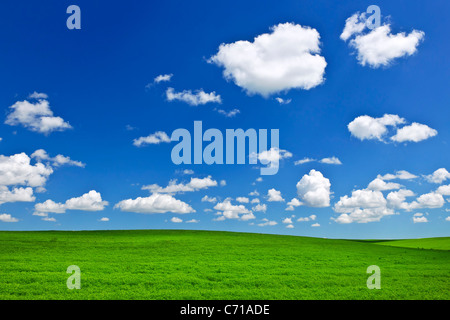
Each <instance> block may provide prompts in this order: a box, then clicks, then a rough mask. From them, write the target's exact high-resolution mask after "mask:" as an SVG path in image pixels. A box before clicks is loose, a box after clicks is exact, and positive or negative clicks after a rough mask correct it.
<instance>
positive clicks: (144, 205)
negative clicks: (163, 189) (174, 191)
mask: <svg viewBox="0 0 450 320" xmlns="http://www.w3.org/2000/svg"><path fill="white" fill-rule="evenodd" d="M114 208H117V209H120V210H121V211H126V212H136V213H166V212H172V213H180V214H183V213H191V212H195V210H194V209H193V208H192V207H191V206H190V205H189V204H187V203H185V202H183V201H181V200H178V199H175V198H174V197H173V196H171V195H169V194H159V193H154V194H152V195H151V196H149V197H138V198H136V199H126V200H122V201H120V202H119V203H117V204H116V205H115V206H114Z"/></svg>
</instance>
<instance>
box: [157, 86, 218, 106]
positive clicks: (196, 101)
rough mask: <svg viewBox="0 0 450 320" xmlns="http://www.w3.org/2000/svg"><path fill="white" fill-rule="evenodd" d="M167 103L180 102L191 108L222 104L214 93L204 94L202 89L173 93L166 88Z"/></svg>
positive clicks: (172, 90)
mask: <svg viewBox="0 0 450 320" xmlns="http://www.w3.org/2000/svg"><path fill="white" fill-rule="evenodd" d="M166 97H167V101H175V100H177V101H182V102H185V103H187V104H189V105H191V106H198V105H202V104H207V103H222V98H221V97H220V95H218V94H216V93H215V92H214V91H213V92H210V93H206V92H205V91H203V90H202V89H200V90H196V91H195V92H192V91H191V90H183V91H181V92H175V90H174V88H167V90H166Z"/></svg>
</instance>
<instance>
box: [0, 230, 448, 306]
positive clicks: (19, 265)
mask: <svg viewBox="0 0 450 320" xmlns="http://www.w3.org/2000/svg"><path fill="white" fill-rule="evenodd" d="M449 243H450V238H436V239H426V240H399V241H382V242H380V241H350V240H330V239H318V238H306V237H292V236H278V235H266V234H249V233H230V232H209V231H171V230H164V231H162V230H161V231H156V230H138V231H86V232H85V231H83V232H0V299H288V300H297V299H446V300H448V299H450V292H449V289H450V277H449V273H450V251H449V250H448V249H449ZM401 246H404V247H401ZM417 248H424V249H417ZM425 248H432V249H425ZM435 249H438V250H435ZM70 265H77V266H79V267H80V269H81V289H80V290H76V289H74V290H69V289H68V288H67V286H66V280H67V278H68V277H69V276H70V274H67V273H66V269H67V267H68V266H70ZM370 265H377V266H379V267H380V269H381V289H380V290H375V289H374V290H369V289H368V288H367V286H366V281H367V278H368V276H369V274H367V273H366V269H367V267H368V266H370Z"/></svg>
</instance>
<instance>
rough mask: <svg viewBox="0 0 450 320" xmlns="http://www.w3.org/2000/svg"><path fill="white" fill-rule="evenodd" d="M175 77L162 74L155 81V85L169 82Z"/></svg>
mask: <svg viewBox="0 0 450 320" xmlns="http://www.w3.org/2000/svg"><path fill="white" fill-rule="evenodd" d="M172 77H173V74H160V75H159V76H157V77H155V79H154V80H153V82H154V83H160V82H169V81H170V80H171V79H172Z"/></svg>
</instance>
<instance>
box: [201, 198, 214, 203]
mask: <svg viewBox="0 0 450 320" xmlns="http://www.w3.org/2000/svg"><path fill="white" fill-rule="evenodd" d="M202 202H211V203H215V202H217V198H216V197H212V198H211V197H208V196H204V197H203V198H202Z"/></svg>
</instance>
